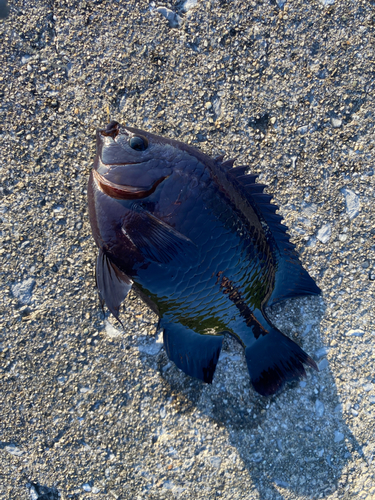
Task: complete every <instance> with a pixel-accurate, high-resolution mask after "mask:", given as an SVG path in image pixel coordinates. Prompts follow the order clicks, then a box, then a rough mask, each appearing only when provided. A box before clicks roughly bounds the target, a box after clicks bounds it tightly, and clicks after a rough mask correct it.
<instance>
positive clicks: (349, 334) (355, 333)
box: [346, 328, 365, 337]
mask: <svg viewBox="0 0 375 500" xmlns="http://www.w3.org/2000/svg"><path fill="white" fill-rule="evenodd" d="M364 334H365V332H364V331H363V330H360V329H359V328H357V329H356V330H349V331H348V332H346V336H347V337H363V335H364Z"/></svg>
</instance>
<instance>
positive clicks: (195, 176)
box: [88, 122, 320, 395]
mask: <svg viewBox="0 0 375 500" xmlns="http://www.w3.org/2000/svg"><path fill="white" fill-rule="evenodd" d="M232 165H233V161H232V160H228V161H227V162H223V161H222V158H220V159H218V160H213V159H212V158H210V157H208V156H206V155H204V154H203V153H201V152H200V151H199V150H197V149H195V148H192V147H191V146H189V145H186V144H183V143H181V142H178V141H174V140H171V139H166V138H163V137H159V136H156V135H153V134H151V133H149V132H145V131H141V130H138V129H134V128H130V127H124V126H121V125H120V124H118V123H117V122H111V123H110V124H109V125H108V126H107V128H106V129H104V130H99V131H98V132H97V156H96V159H95V163H94V169H93V171H92V173H91V175H90V180H89V184H88V198H89V212H90V221H91V227H92V231H93V236H94V239H95V242H96V244H97V246H98V247H99V255H98V261H97V267H96V279H97V286H98V289H99V293H100V296H101V298H102V300H103V301H104V302H105V303H106V304H107V306H108V308H109V309H110V311H111V312H112V313H113V314H114V315H115V317H116V318H117V319H118V320H119V321H120V316H119V306H120V304H121V302H122V301H123V300H124V299H125V297H126V295H127V294H128V292H129V290H130V289H131V288H133V289H134V290H135V292H138V293H139V295H140V296H141V298H142V299H143V300H145V301H146V303H147V304H148V305H149V306H150V307H152V308H153V310H154V311H155V312H157V313H158V314H159V317H160V321H159V325H160V327H161V328H163V331H164V334H163V335H164V337H163V338H164V346H165V349H166V352H167V354H168V356H169V358H170V359H171V360H172V361H173V362H175V364H176V365H177V366H178V367H179V368H180V369H182V370H183V371H184V372H185V373H186V374H188V375H191V376H194V377H196V378H199V379H201V380H203V381H205V382H212V379H213V376H214V372H215V367H216V364H217V362H218V358H219V354H220V350H221V346H222V341H223V334H224V333H225V332H229V333H230V334H231V335H233V336H234V337H235V338H236V339H237V340H238V341H239V342H240V344H241V345H242V346H243V348H244V351H245V357H246V362H247V366H248V370H249V374H250V378H251V382H252V384H253V387H254V388H255V390H256V391H258V392H259V393H260V394H262V395H270V394H274V393H275V392H277V391H278V390H280V388H281V387H283V385H284V384H285V382H287V381H291V380H295V379H298V378H299V377H300V376H303V375H304V374H305V370H304V366H303V365H304V364H307V365H309V366H311V367H312V368H315V369H317V367H316V364H315V362H314V361H313V360H312V359H311V358H310V357H309V356H308V355H307V354H306V353H305V352H304V351H303V350H302V349H301V348H300V347H299V346H298V345H297V344H296V343H295V342H293V341H292V340H291V339H289V338H288V337H287V336H285V335H284V334H283V333H282V332H280V331H279V330H278V329H277V328H276V327H275V326H274V325H273V324H272V323H271V321H270V320H269V318H268V317H267V315H266V312H265V306H266V305H270V304H273V303H276V302H278V301H280V300H284V299H285V298H289V297H294V296H297V295H302V294H319V293H320V290H319V288H318V287H317V286H316V284H315V283H314V281H313V280H312V278H311V277H310V276H309V275H308V273H307V272H306V270H304V269H303V267H302V266H301V263H300V262H299V259H298V255H297V253H296V251H295V248H294V246H293V245H292V244H291V243H290V241H289V237H288V235H287V233H286V227H285V226H283V225H282V224H281V217H280V216H279V215H278V214H276V213H275V212H276V209H277V207H275V206H274V205H272V204H271V203H270V199H271V196H270V195H269V194H266V193H264V188H265V186H264V185H263V184H257V183H256V182H255V181H256V176H255V175H254V174H247V173H246V172H247V171H248V169H249V168H248V167H247V166H241V167H235V168H232Z"/></svg>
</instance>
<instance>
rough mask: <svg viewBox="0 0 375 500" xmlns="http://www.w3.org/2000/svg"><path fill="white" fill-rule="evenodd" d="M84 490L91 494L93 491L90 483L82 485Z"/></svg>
mask: <svg viewBox="0 0 375 500" xmlns="http://www.w3.org/2000/svg"><path fill="white" fill-rule="evenodd" d="M82 489H83V490H84V491H88V492H90V491H91V486H90V485H89V484H88V483H85V484H83V485H82Z"/></svg>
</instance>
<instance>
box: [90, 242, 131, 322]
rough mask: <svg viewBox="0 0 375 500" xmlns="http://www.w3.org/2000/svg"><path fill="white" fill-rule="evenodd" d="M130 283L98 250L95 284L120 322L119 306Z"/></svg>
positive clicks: (101, 296) (128, 289)
mask: <svg viewBox="0 0 375 500" xmlns="http://www.w3.org/2000/svg"><path fill="white" fill-rule="evenodd" d="M132 284H133V283H132V281H131V279H130V278H129V277H128V276H127V275H126V274H125V273H124V272H122V271H121V270H120V269H119V268H118V267H117V266H116V265H115V264H114V263H113V262H112V261H111V260H110V258H109V257H108V256H107V255H106V254H105V253H104V252H103V251H102V250H99V254H98V259H97V261H96V285H97V287H98V290H99V295H100V298H101V300H103V301H104V302H105V303H106V305H107V307H108V309H109V310H110V311H111V313H112V314H113V316H114V317H115V318H116V319H117V320H118V321H119V322H120V323H121V321H120V318H119V308H120V305H121V303H122V302H123V300H124V299H125V297H126V296H127V295H128V293H129V291H130V289H131V287H132ZM121 324H122V323H121Z"/></svg>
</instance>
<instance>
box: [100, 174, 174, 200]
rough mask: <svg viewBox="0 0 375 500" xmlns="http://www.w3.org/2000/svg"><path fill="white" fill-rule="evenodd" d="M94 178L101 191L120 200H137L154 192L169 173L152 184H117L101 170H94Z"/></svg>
mask: <svg viewBox="0 0 375 500" xmlns="http://www.w3.org/2000/svg"><path fill="white" fill-rule="evenodd" d="M93 175H94V179H95V181H96V183H97V185H98V187H99V189H100V190H101V191H103V193H105V194H107V195H108V196H110V197H111V198H117V199H119V200H135V199H138V198H146V197H147V196H150V194H152V193H154V192H155V190H156V188H157V187H158V186H159V184H161V183H162V182H163V181H164V180H165V179H166V178H167V177H169V176H168V175H165V176H163V177H160V178H159V179H157V180H156V181H155V182H154V183H153V184H151V186H137V187H136V186H127V185H125V184H116V183H114V182H111V181H109V180H108V179H106V178H105V177H103V176H102V175H101V174H99V172H97V171H96V170H93Z"/></svg>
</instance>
